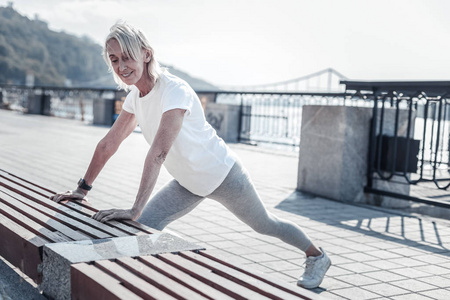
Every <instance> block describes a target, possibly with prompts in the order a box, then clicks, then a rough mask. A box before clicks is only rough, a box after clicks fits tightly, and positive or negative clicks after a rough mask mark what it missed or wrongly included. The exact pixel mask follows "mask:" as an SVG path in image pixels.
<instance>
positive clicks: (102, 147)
mask: <svg viewBox="0 0 450 300" xmlns="http://www.w3.org/2000/svg"><path fill="white" fill-rule="evenodd" d="M136 125H137V121H136V118H135V116H134V114H131V113H129V112H126V111H124V110H122V112H121V113H120V115H119V117H118V118H117V120H116V122H114V124H113V126H112V127H111V129H110V130H109V131H108V133H107V134H106V136H105V137H104V138H103V139H101V140H100V142H99V143H98V144H97V147H96V148H95V152H94V156H93V157H92V160H91V163H90V164H89V167H88V169H87V171H86V174H85V175H84V180H85V181H86V183H87V184H88V185H92V183H93V182H94V180H95V179H96V178H97V176H98V174H100V171H101V170H102V169H103V167H104V166H105V164H106V162H107V161H108V160H109V159H110V158H111V156H113V155H114V153H116V151H117V149H118V148H119V146H120V144H121V143H122V142H123V141H124V140H125V139H126V138H127V137H128V136H129V135H130V134H131V133H132V132H133V130H134V129H135V128H136ZM83 192H84V193H85V194H87V191H86V190H83Z"/></svg>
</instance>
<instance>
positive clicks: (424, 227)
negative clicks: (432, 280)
mask: <svg viewBox="0 0 450 300" xmlns="http://www.w3.org/2000/svg"><path fill="white" fill-rule="evenodd" d="M275 208H277V209H279V210H283V211H286V212H289V213H293V214H296V215H299V216H302V217H306V218H308V219H310V220H313V221H318V222H321V223H324V224H326V225H330V226H334V227H336V228H341V229H343V230H351V231H355V232H357V233H360V234H364V235H367V236H371V237H374V238H379V239H382V240H385V241H390V242H395V243H398V244H400V245H403V246H406V247H417V248H421V249H423V250H426V251H430V252H433V253H440V254H441V255H445V256H450V251H449V250H450V243H449V242H448V241H447V242H443V238H442V236H447V237H448V234H449V232H450V227H448V226H447V225H444V224H441V223H436V222H434V221H429V220H422V219H420V218H418V217H415V216H409V215H402V214H395V213H393V212H387V211H383V210H381V209H379V208H376V207H373V208H372V207H367V206H366V205H364V206H362V205H361V206H360V205H355V204H347V203H343V202H338V201H333V200H327V199H324V198H321V197H317V196H314V195H312V194H309V193H304V192H299V191H295V192H293V193H292V194H291V195H289V197H287V198H286V199H284V200H283V201H282V202H280V203H279V204H278V205H277V206H276V207H275Z"/></svg>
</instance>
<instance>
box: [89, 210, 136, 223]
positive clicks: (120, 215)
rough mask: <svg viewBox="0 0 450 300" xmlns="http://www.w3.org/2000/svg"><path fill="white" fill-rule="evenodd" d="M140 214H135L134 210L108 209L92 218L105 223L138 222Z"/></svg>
mask: <svg viewBox="0 0 450 300" xmlns="http://www.w3.org/2000/svg"><path fill="white" fill-rule="evenodd" d="M139 215H140V213H136V212H134V211H133V210H132V209H116V208H113V209H108V210H100V211H98V212H97V213H96V214H95V215H93V216H92V218H93V219H94V220H97V221H100V222H102V223H105V222H107V221H111V220H133V221H134V220H136V219H137V218H139Z"/></svg>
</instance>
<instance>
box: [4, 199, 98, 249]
mask: <svg viewBox="0 0 450 300" xmlns="http://www.w3.org/2000/svg"><path fill="white" fill-rule="evenodd" d="M0 197H1V198H2V200H3V201H4V203H5V204H7V205H9V206H10V207H11V208H12V209H14V210H16V211H18V212H20V213H22V214H23V215H24V216H26V217H28V218H30V219H32V220H34V221H35V222H36V223H39V224H41V225H42V226H45V227H47V228H49V229H50V228H52V229H53V230H52V231H58V232H60V233H62V234H63V235H65V236H67V237H69V238H70V239H72V240H75V241H81V240H86V239H92V237H90V236H88V235H86V234H82V233H80V232H78V231H75V230H73V229H71V228H70V227H68V226H67V225H68V223H70V220H68V218H67V217H64V216H59V219H56V220H55V219H54V218H52V215H56V213H55V212H48V210H45V208H41V209H43V210H44V212H46V213H47V214H44V213H41V212H40V210H39V209H37V208H35V207H34V208H32V207H30V206H27V205H25V204H24V203H22V202H20V201H19V200H17V199H14V198H13V197H11V196H9V195H5V194H1V195H0ZM79 225H80V230H81V231H83V232H89V229H86V228H85V227H86V226H83V224H79ZM71 227H72V228H76V227H75V226H73V225H72V226H71ZM83 229H84V230H83Z"/></svg>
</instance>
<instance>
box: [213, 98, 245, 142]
mask: <svg viewBox="0 0 450 300" xmlns="http://www.w3.org/2000/svg"><path fill="white" fill-rule="evenodd" d="M205 116H206V120H207V121H208V123H209V124H211V126H212V127H213V128H214V129H215V130H216V132H217V134H218V135H219V136H220V137H221V138H222V139H223V140H224V141H225V142H228V143H237V142H238V141H239V134H240V132H239V131H240V121H241V106H240V105H231V104H218V103H212V102H208V103H206V110H205Z"/></svg>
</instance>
